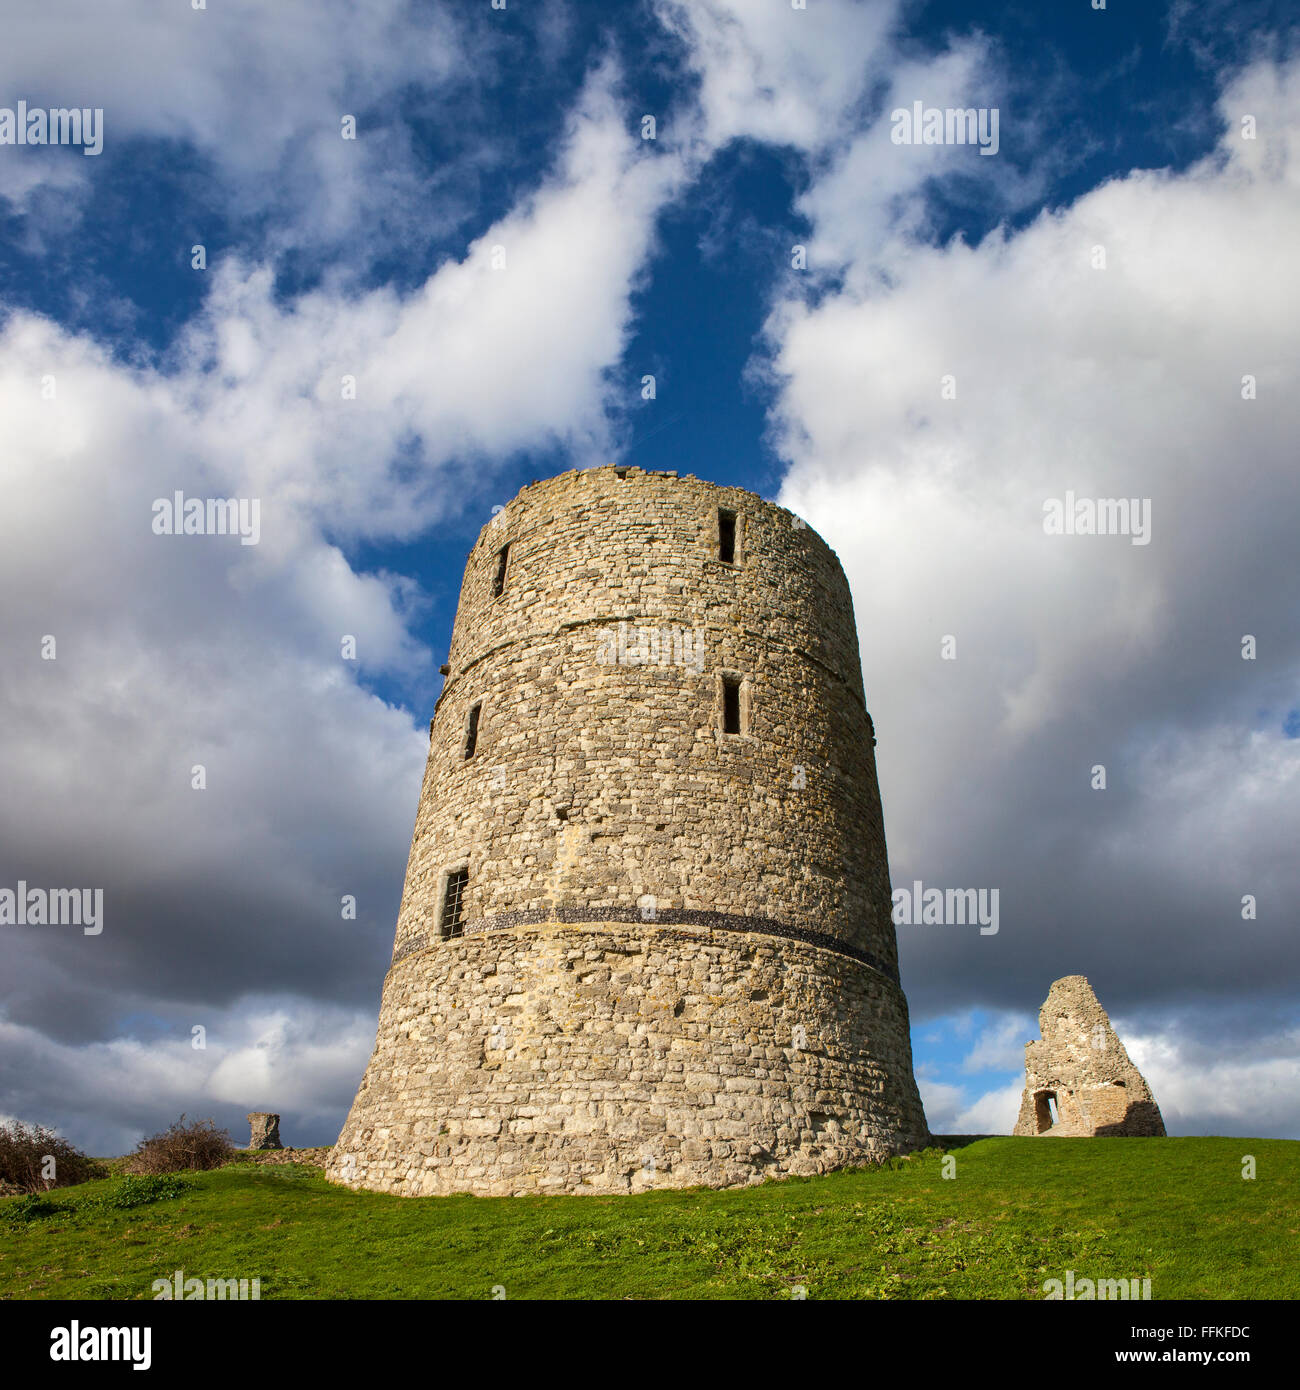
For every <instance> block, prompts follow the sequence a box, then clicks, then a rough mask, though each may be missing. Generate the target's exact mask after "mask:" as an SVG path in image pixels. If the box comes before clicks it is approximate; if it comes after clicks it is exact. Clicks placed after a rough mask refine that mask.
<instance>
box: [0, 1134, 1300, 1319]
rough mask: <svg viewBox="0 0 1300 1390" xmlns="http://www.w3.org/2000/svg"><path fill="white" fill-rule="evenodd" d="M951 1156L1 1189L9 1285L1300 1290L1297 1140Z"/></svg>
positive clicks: (1003, 1145) (1206, 1293) (1000, 1145)
mask: <svg viewBox="0 0 1300 1390" xmlns="http://www.w3.org/2000/svg"><path fill="white" fill-rule="evenodd" d="M952 1153H953V1156H954V1157H955V1159H956V1176H955V1177H954V1178H952V1179H944V1178H943V1176H942V1172H941V1163H942V1158H941V1155H940V1154H939V1152H938V1151H937V1150H930V1151H928V1152H927V1153H925V1154H923V1155H917V1156H914V1157H912V1158H908V1159H901V1160H896V1161H895V1163H894V1164H893V1165H892V1166H890V1167H886V1168H881V1169H864V1170H857V1171H853V1172H842V1173H835V1174H831V1175H830V1176H828V1177H822V1178H806V1179H793V1180H790V1181H787V1182H774V1183H768V1184H765V1185H763V1186H761V1187H751V1188H744V1189H740V1190H735V1191H727V1192H716V1191H709V1190H706V1189H700V1188H696V1189H693V1190H691V1191H685V1192H683V1191H677V1192H658V1193H648V1194H645V1195H642V1196H636V1197H609V1198H606V1197H515V1198H477V1197H431V1198H418V1199H411V1198H402V1197H388V1196H382V1195H379V1194H376V1193H357V1192H350V1191H348V1190H346V1189H344V1188H339V1187H334V1186H332V1185H330V1184H329V1183H326V1182H325V1181H324V1179H323V1178H322V1177H321V1176H320V1174H319V1172H318V1170H316V1169H314V1168H308V1167H306V1166H304V1165H293V1166H284V1167H271V1166H267V1167H257V1166H254V1165H252V1164H248V1163H236V1164H233V1165H231V1166H229V1167H226V1168H221V1169H218V1170H216V1171H215V1172H210V1173H196V1174H187V1175H185V1177H184V1179H183V1180H182V1181H181V1183H179V1184H175V1183H171V1182H170V1180H168V1179H162V1180H160V1179H147V1180H139V1179H137V1180H136V1182H137V1183H139V1182H141V1181H144V1182H149V1183H153V1184H155V1185H158V1184H161V1185H162V1186H161V1187H159V1186H155V1187H154V1188H140V1187H135V1188H129V1187H128V1188H126V1189H124V1187H123V1183H124V1180H123V1179H122V1178H120V1177H114V1178H110V1179H106V1180H104V1181H100V1182H94V1183H86V1184H84V1185H83V1186H81V1187H77V1188H68V1189H64V1190H61V1191H55V1192H52V1193H50V1194H48V1196H45V1197H40V1198H35V1199H30V1198H7V1199H4V1200H3V1201H0V1297H3V1298H9V1299H29V1298H118V1299H132V1298H146V1299H147V1298H151V1297H152V1283H153V1280H155V1279H158V1278H170V1276H171V1274H172V1271H173V1270H175V1269H181V1270H183V1271H184V1272H185V1275H186V1276H187V1277H195V1276H198V1277H201V1278H205V1279H206V1278H209V1277H211V1278H238V1279H253V1278H258V1279H260V1280H261V1296H262V1298H264V1299H271V1298H289V1299H302V1298H328V1299H338V1298H483V1299H487V1298H491V1297H492V1296H493V1288H494V1286H500V1287H501V1288H503V1289H504V1290H505V1296H506V1297H508V1298H512V1299H519V1298H564V1299H572V1298H585V1299H596V1298H637V1299H659V1298H709V1299H713V1298H729V1299H750V1298H769V1299H770V1298H778V1299H788V1298H790V1297H791V1296H792V1291H793V1290H794V1289H795V1288H796V1287H797V1286H802V1287H803V1288H805V1289H806V1290H807V1297H808V1298H1041V1297H1042V1296H1043V1295H1042V1285H1043V1281H1044V1280H1045V1279H1048V1278H1064V1275H1065V1271H1066V1270H1067V1269H1072V1270H1074V1271H1075V1275H1076V1278H1080V1277H1087V1278H1093V1279H1097V1278H1103V1279H1107V1278H1124V1279H1131V1278H1150V1280H1151V1291H1152V1297H1153V1298H1155V1299H1169V1298H1265V1299H1279V1298H1296V1297H1298V1296H1300V1274H1298V1273H1297V1269H1296V1262H1295V1250H1296V1237H1297V1234H1300V1144H1296V1143H1293V1142H1288V1141H1284V1140H1275V1139H1050V1140H1042V1139H1000V1138H999V1139H983V1140H980V1141H978V1142H977V1143H974V1144H971V1145H969V1146H967V1147H965V1148H961V1149H957V1150H954V1151H952ZM1244 1154H1253V1155H1254V1156H1255V1159H1256V1162H1257V1165H1258V1176H1257V1178H1256V1179H1255V1180H1254V1181H1245V1180H1243V1178H1242V1176H1241V1163H1242V1156H1243V1155H1244ZM126 1181H128V1182H129V1180H126ZM169 1183H170V1185H168V1184H169Z"/></svg>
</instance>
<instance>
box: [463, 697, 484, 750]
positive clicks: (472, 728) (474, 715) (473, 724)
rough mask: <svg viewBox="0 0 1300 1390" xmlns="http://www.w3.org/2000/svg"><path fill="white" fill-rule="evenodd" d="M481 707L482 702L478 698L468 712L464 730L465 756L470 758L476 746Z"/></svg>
mask: <svg viewBox="0 0 1300 1390" xmlns="http://www.w3.org/2000/svg"><path fill="white" fill-rule="evenodd" d="M482 708H483V702H482V701H481V700H480V701H479V703H478V704H477V705H475V706H474V707H473V708H472V709H471V710H470V712H469V726H468V728H467V729H466V731H465V756H466V758H472V757H473V756H474V750H475V748H477V747H478V717H479V713H480V711H481V710H482Z"/></svg>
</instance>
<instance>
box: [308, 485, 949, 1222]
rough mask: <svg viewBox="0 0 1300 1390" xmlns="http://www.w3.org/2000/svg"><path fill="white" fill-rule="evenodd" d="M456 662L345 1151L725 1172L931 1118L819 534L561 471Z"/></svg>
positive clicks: (478, 567)
mask: <svg viewBox="0 0 1300 1390" xmlns="http://www.w3.org/2000/svg"><path fill="white" fill-rule="evenodd" d="M444 672H445V674H446V676H447V680H446V684H445V686H444V688H443V691H442V694H441V696H440V697H439V699H438V703H437V706H436V709H435V711H434V717H433V721H432V723H431V725H430V744H429V759H428V765H427V768H426V771H425V776H424V786H423V789H422V791H421V793H420V804H419V808H418V811H417V813H416V820H415V834H414V836H413V838H412V842H411V854H410V860H409V863H408V866H407V871H406V887H405V892H404V894H403V897H402V906H401V911H400V913H399V916H398V921H397V938H396V943H395V945H394V949H393V963H392V967H391V969H390V970H389V972H388V975H387V978H386V980H385V982H384V990H383V1002H382V1005H381V1009H380V1017H379V1030H378V1035H377V1038H376V1042H375V1050H374V1053H373V1055H372V1056H371V1059H370V1064H369V1066H368V1068H367V1070H366V1074H365V1077H364V1079H363V1080H362V1082H361V1087H360V1090H359V1091H358V1092H357V1096H356V1099H355V1101H354V1102H353V1104H352V1109H351V1112H350V1113H349V1115H348V1118H347V1122H346V1123H345V1124H344V1126H343V1131H342V1133H341V1134H340V1136H339V1140H338V1144H337V1145H336V1146H335V1148H334V1150H333V1152H332V1153H331V1155H330V1159H329V1164H328V1169H327V1171H328V1175H329V1176H330V1177H331V1178H333V1179H334V1180H336V1181H339V1182H344V1183H347V1184H349V1185H351V1186H355V1187H365V1188H371V1189H375V1190H378V1191H384V1192H397V1193H403V1194H408V1195H417V1194H422V1193H447V1192H478V1193H494V1194H501V1195H505V1194H517V1193H526V1192H628V1191H639V1190H642V1189H646V1188H656V1187H683V1186H689V1185H692V1184H700V1183H702V1184H708V1185H711V1186H727V1185H732V1184H738V1183H747V1182H752V1181H755V1180H757V1179H760V1178H764V1177H771V1176H778V1175H783V1174H790V1173H819V1172H824V1171H826V1170H828V1169H832V1168H838V1167H842V1166H844V1165H848V1164H854V1163H865V1162H870V1161H872V1160H877V1159H881V1158H884V1157H885V1156H887V1155H889V1154H893V1153H898V1152H900V1151H904V1150H907V1149H909V1148H913V1147H916V1146H917V1145H920V1144H922V1143H924V1142H925V1141H926V1139H927V1138H928V1135H927V1130H926V1124H925V1116H924V1114H923V1112H922V1109H921V1102H920V1098H919V1097H918V1095H917V1090H916V1083H915V1081H914V1080H913V1077H912V1057H911V1043H910V1039H909V1035H908V1021H907V1003H906V1000H905V999H904V997H903V992H902V989H901V988H900V987H899V982H898V964H897V951H896V946H895V940H894V927H893V922H892V920H891V917H890V887H889V869H888V863H887V860H886V854H885V838H884V830H883V826H882V822H881V812H880V797H879V792H878V790H877V784H876V767H875V755H874V753H873V752H872V748H873V745H874V743H875V739H874V737H873V731H872V725H871V718H870V716H869V715H868V713H867V710H866V705H865V701H864V697H863V689H862V674H861V668H860V665H859V659H858V643H857V635H856V630H855V627H854V621H853V607H852V601H851V599H850V596H849V588H848V584H847V582H846V580H845V578H844V573H843V571H842V570H841V568H840V565H839V562H838V560H837V559H836V558H835V555H834V553H833V552H832V551H831V550H830V548H829V547H828V546H827V545H826V543H825V542H824V541H823V540H822V539H821V538H820V537H819V536H818V535H816V534H815V533H814V532H813V531H811V530H809V529H808V528H807V527H806V526H805V525H803V523H802V522H801V521H799V519H798V518H797V517H795V516H793V515H792V514H791V513H790V512H788V511H786V510H784V509H783V508H781V507H777V506H774V505H773V504H771V503H769V502H764V501H763V500H762V499H761V498H759V497H757V496H755V495H754V494H753V493H750V492H745V491H742V490H740V489H738V488H722V487H715V486H713V485H712V484H709V483H705V482H701V481H699V480H698V479H696V478H694V477H688V478H678V477H677V476H676V475H675V474H673V473H647V472H643V471H641V470H640V469H637V468H630V467H629V468H622V467H608V468H597V469H591V470H587V471H581V472H569V473H565V474H563V475H561V476H560V477H557V478H551V479H549V480H547V481H545V482H539V483H534V484H532V485H531V486H530V487H527V488H525V489H524V490H523V491H522V492H520V493H519V495H518V496H517V497H516V498H515V499H514V500H513V501H512V502H511V503H510V504H509V505H508V506H507V507H505V508H504V509H503V510H502V511H501V512H500V513H498V514H497V516H495V517H494V519H493V520H492V521H491V522H490V523H489V524H488V525H487V526H485V527H484V528H483V531H482V533H481V534H480V536H479V539H478V542H477V544H476V545H475V547H474V549H473V551H472V552H471V554H470V556H469V561H468V563H467V565H466V567H465V580H464V584H463V586H462V589H461V595H460V606H459V608H458V610H457V614H456V623H455V629H454V631H453V634H452V641H451V653H450V658H449V662H448V666H447V667H445V668H444Z"/></svg>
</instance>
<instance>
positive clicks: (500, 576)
mask: <svg viewBox="0 0 1300 1390" xmlns="http://www.w3.org/2000/svg"><path fill="white" fill-rule="evenodd" d="M509 563H510V547H509V546H508V545H503V546H502V547H501V549H500V551H499V552H498V554H497V572H496V576H495V578H494V579H493V580H492V597H493V598H500V597H501V595H502V594H503V593H505V591H506V566H507V565H508V564H509Z"/></svg>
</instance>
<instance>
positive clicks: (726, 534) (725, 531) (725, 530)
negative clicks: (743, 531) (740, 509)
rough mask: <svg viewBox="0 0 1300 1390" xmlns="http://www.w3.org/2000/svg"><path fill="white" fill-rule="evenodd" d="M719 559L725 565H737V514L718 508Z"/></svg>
mask: <svg viewBox="0 0 1300 1390" xmlns="http://www.w3.org/2000/svg"><path fill="white" fill-rule="evenodd" d="M718 559H719V560H721V561H723V563H724V564H728V565H734V564H735V563H736V514H735V512H728V511H724V510H723V509H722V508H721V507H719V508H718Z"/></svg>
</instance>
